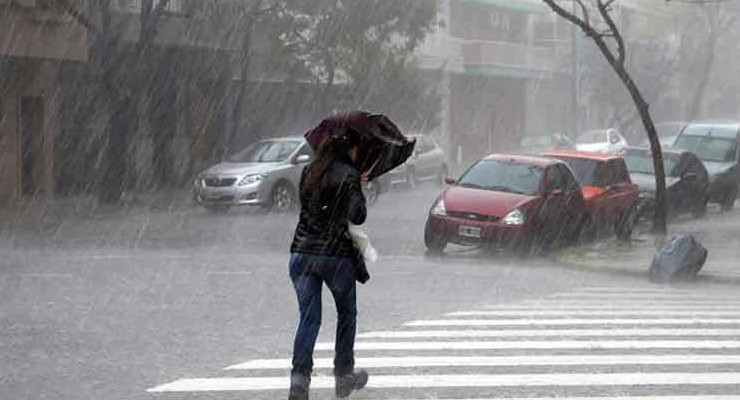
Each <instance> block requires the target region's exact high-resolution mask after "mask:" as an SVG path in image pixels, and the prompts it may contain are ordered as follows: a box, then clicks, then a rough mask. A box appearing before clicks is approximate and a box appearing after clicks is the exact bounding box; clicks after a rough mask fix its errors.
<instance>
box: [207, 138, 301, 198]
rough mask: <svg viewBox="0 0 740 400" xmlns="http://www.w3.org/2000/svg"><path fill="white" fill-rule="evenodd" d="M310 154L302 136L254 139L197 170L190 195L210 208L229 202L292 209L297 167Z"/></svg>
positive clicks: (295, 195) (297, 176)
mask: <svg viewBox="0 0 740 400" xmlns="http://www.w3.org/2000/svg"><path fill="white" fill-rule="evenodd" d="M312 154H313V151H312V150H311V147H310V146H309V145H308V143H307V142H306V140H305V139H304V138H303V137H286V138H278V139H268V140H261V141H258V142H256V143H253V144H252V145H250V146H249V147H247V148H246V149H244V150H242V151H240V152H238V153H236V154H234V155H232V156H231V157H229V158H228V159H227V160H226V161H224V162H222V163H220V164H216V165H214V166H212V167H210V168H208V169H206V170H205V171H203V172H201V173H200V174H199V175H198V176H197V177H196V179H195V181H194V182H193V197H194V199H195V201H196V202H197V203H198V204H199V205H201V206H203V207H205V208H206V209H207V210H209V211H212V212H226V211H228V210H229V208H230V207H232V206H261V207H264V208H269V209H271V210H273V211H278V212H282V211H288V210H292V209H294V208H296V207H297V205H298V189H297V188H298V186H299V182H300V178H301V170H302V169H303V167H304V166H305V165H306V164H308V163H309V162H310V161H311V157H312Z"/></svg>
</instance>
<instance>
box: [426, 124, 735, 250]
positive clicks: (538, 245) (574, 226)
mask: <svg viewBox="0 0 740 400" xmlns="http://www.w3.org/2000/svg"><path fill="white" fill-rule="evenodd" d="M666 139H667V140H669V141H670V142H671V144H672V145H673V146H672V148H671V149H668V150H665V151H664V152H663V165H664V169H665V174H666V199H667V211H668V213H669V215H677V214H681V213H690V214H692V215H693V216H695V217H701V216H703V215H704V214H705V212H706V209H707V203H708V202H716V203H718V204H719V205H720V206H721V209H722V210H723V211H729V210H730V209H732V207H733V206H734V203H735V199H736V198H737V196H738V184H739V183H740V146H738V144H739V143H740V123H734V122H733V123H691V124H685V125H684V126H683V128H681V129H680V131H679V133H678V134H677V135H675V137H670V138H666ZM550 143H552V141H550ZM578 143H581V144H582V146H584V147H581V148H585V149H587V150H590V151H583V150H550V151H544V152H542V153H541V154H539V155H537V156H523V155H518V154H492V155H490V156H487V157H484V158H483V159H481V160H479V161H478V162H476V163H475V164H473V166H472V167H470V168H469V169H468V170H467V171H466V172H465V173H463V174H462V175H461V177H460V179H458V180H452V179H448V181H447V182H448V184H449V186H448V187H447V188H445V189H444V190H443V191H442V193H441V194H440V195H439V197H438V198H437V199H436V200H435V201H434V203H433V206H432V208H431V210H430V212H429V216H428V220H427V223H426V227H425V231H424V242H425V244H426V246H427V248H428V249H429V250H430V251H434V252H441V251H443V250H444V249H445V247H446V246H447V245H448V244H458V245H479V246H489V247H496V248H504V249H508V250H513V251H516V252H522V251H524V252H532V251H534V252H537V251H540V250H542V249H547V248H554V247H558V246H561V245H564V244H569V243H572V242H574V241H576V240H578V238H582V237H585V236H588V237H594V236H596V235H599V234H603V233H610V234H611V233H613V234H615V235H616V236H617V237H619V238H622V239H626V238H629V237H630V236H631V234H632V230H633V228H634V226H635V224H636V223H637V221H638V219H639V218H640V217H648V216H650V215H652V212H653V211H654V207H655V171H654V168H653V157H652V153H651V151H650V150H649V149H647V148H638V147H628V146H627V143H626V140H624V138H623V137H621V135H619V133H618V132H612V131H610V130H607V131H594V132H588V133H587V134H584V135H582V136H581V137H579V139H578V140H576V147H578ZM609 146H611V147H609Z"/></svg>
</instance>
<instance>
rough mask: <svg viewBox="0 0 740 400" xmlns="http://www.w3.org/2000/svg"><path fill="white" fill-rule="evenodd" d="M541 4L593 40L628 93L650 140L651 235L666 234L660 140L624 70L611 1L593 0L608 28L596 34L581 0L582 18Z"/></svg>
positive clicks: (548, 1) (550, 3)
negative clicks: (612, 46)
mask: <svg viewBox="0 0 740 400" xmlns="http://www.w3.org/2000/svg"><path fill="white" fill-rule="evenodd" d="M543 1H544V2H545V4H547V5H548V6H550V8H551V9H552V10H553V11H555V13H556V14H558V15H560V16H561V17H563V18H565V19H566V20H568V21H570V22H571V23H573V24H575V25H576V26H578V27H579V28H581V30H583V32H584V33H585V34H586V35H587V36H589V37H590V38H591V39H593V41H594V43H595V44H596V46H597V47H598V48H599V50H600V51H601V53H602V54H603V55H604V57H605V58H606V60H607V61H608V62H609V65H611V67H612V69H613V70H614V72H616V74H617V76H619V79H620V80H621V81H622V83H624V85H625V87H626V88H627V90H628V91H629V93H630V96H631V97H632V100H633V102H634V103H635V107H637V111H638V112H639V114H640V118H641V119H642V123H643V125H644V126H645V131H646V132H647V135H648V139H649V140H650V150H651V151H652V153H653V167H654V169H655V189H656V190H655V215H654V217H653V232H655V233H658V234H665V233H666V232H667V227H666V223H667V221H666V207H665V205H666V202H665V169H664V167H663V152H662V150H661V147H660V140H659V139H658V133H657V131H656V130H655V124H654V123H653V119H652V117H651V116H650V107H649V105H648V103H647V102H646V101H645V98H644V97H643V95H642V93H641V92H640V88H639V87H638V86H637V84H636V83H635V81H634V79H632V76H630V74H629V72H628V71H627V69H626V67H625V60H626V49H625V43H624V39H623V37H622V34H621V33H620V31H619V29H618V27H617V24H616V23H615V22H614V19H613V17H612V16H611V15H610V14H609V12H610V10H611V5H612V3H613V2H614V1H615V0H606V1H605V0H597V1H596V5H597V8H598V10H599V14H600V15H601V17H602V18H603V20H604V22H605V23H606V25H607V27H608V31H607V32H606V33H604V32H600V31H598V30H597V29H596V28H595V27H594V25H592V24H591V22H590V20H589V18H588V9H587V7H586V6H585V4H584V3H583V2H582V1H581V0H576V1H577V2H578V4H579V5H580V7H581V9H582V10H583V14H584V18H578V17H577V16H576V15H575V14H574V13H571V12H568V11H567V10H565V9H564V8H563V7H562V6H560V5H558V4H557V2H556V1H557V0H543ZM605 37H611V38H613V39H614V41H615V42H616V46H617V53H616V54H615V53H614V52H613V50H612V49H610V48H609V46H608V45H607V43H606V41H605Z"/></svg>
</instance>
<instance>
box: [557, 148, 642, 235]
mask: <svg viewBox="0 0 740 400" xmlns="http://www.w3.org/2000/svg"><path fill="white" fill-rule="evenodd" d="M544 155H545V156H547V157H553V158H557V159H560V160H562V161H565V162H566V163H568V165H569V166H570V168H571V169H572V170H573V172H574V173H575V176H576V179H577V180H578V184H579V185H581V190H582V191H583V198H584V199H585V201H586V208H587V209H588V212H589V215H590V217H591V219H590V222H591V224H590V229H589V232H592V233H594V234H597V233H609V234H611V233H612V232H613V233H616V235H617V237H619V238H620V239H628V238H629V237H630V236H632V228H633V227H634V222H635V221H636V220H637V198H638V188H637V185H635V184H634V183H632V181H631V180H630V175H629V172H628V171H627V166H626V165H625V163H624V159H622V157H620V156H617V155H611V154H604V153H595V152H590V151H576V150H572V151H567V150H561V151H550V152H547V153H544Z"/></svg>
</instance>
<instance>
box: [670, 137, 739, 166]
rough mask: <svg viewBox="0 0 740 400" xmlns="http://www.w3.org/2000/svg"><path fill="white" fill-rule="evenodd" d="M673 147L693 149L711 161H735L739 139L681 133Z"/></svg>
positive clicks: (693, 151) (700, 156) (701, 157)
mask: <svg viewBox="0 0 740 400" xmlns="http://www.w3.org/2000/svg"><path fill="white" fill-rule="evenodd" d="M673 147H675V148H677V149H680V150H688V151H691V152H692V153H694V154H696V155H697V156H698V157H699V159H701V160H704V161H710V162H712V161H714V162H733V161H735V156H736V153H737V141H736V140H735V139H730V138H724V137H712V136H698V135H681V136H679V138H678V140H677V141H676V144H675V145H674V146H673Z"/></svg>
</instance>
